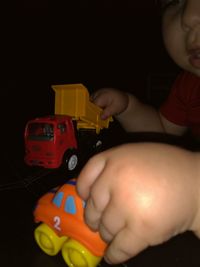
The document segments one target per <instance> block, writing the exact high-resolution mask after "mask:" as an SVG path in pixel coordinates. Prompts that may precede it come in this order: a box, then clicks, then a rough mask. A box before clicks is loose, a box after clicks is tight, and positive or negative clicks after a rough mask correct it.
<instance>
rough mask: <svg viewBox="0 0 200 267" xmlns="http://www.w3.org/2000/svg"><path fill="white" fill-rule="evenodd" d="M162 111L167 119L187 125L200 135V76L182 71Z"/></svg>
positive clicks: (195, 133) (196, 134)
mask: <svg viewBox="0 0 200 267" xmlns="http://www.w3.org/2000/svg"><path fill="white" fill-rule="evenodd" d="M160 112H161V114H162V115H163V116H164V117H165V118H166V119H167V120H169V121H171V122H173V123H175V124H177V125H181V126H186V127H188V128H190V129H191V131H192V133H193V134H194V135H195V136H200V78H199V77H197V76H195V75H193V74H191V73H189V72H186V71H185V72H182V73H181V74H180V75H179V76H178V77H177V79H176V80H175V83H174V85H173V86H172V89H171V92H170V94H169V96H168V98H167V100H166V101H165V103H164V104H163V105H162V106H161V108H160Z"/></svg>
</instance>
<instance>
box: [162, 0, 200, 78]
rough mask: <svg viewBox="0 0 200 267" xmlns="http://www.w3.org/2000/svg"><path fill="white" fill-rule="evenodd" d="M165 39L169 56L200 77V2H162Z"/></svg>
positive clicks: (173, 0)
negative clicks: (163, 6)
mask: <svg viewBox="0 0 200 267" xmlns="http://www.w3.org/2000/svg"><path fill="white" fill-rule="evenodd" d="M161 1H162V3H163V4H164V5H165V10H164V14H163V38H164V43H165V46H166V49H167V51H168V52H169V55H170V56H171V57H172V59H173V60H174V61H175V62H176V63H177V64H178V65H179V66H180V67H181V68H183V69H185V70H188V71H190V72H192V73H194V74H196V75H197V76H199V77H200V0H161Z"/></svg>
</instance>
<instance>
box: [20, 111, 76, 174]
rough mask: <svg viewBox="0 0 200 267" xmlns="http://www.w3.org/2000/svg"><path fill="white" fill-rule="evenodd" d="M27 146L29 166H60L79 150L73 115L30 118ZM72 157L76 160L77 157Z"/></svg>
mask: <svg viewBox="0 0 200 267" xmlns="http://www.w3.org/2000/svg"><path fill="white" fill-rule="evenodd" d="M25 147H26V155H25V162H26V164H28V165H29V166H42V167H45V168H50V169H51V168H58V167H60V166H61V164H62V163H63V162H65V161H69V159H70V157H71V156H72V155H75V151H76V150H77V140H76V137H75V130H74V125H73V121H72V119H71V117H69V116H67V115H54V116H47V117H41V118H37V119H34V120H30V121H29V122H28V123H27V125H26V127H25ZM76 157H77V156H76ZM72 159H73V160H75V161H76V158H75V157H73V158H72ZM73 163H75V164H76V163H77V162H73ZM72 168H73V166H72Z"/></svg>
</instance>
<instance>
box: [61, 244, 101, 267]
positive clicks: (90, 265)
mask: <svg viewBox="0 0 200 267" xmlns="http://www.w3.org/2000/svg"><path fill="white" fill-rule="evenodd" d="M62 256H63V259H64V261H65V262H66V263H67V265H68V266H73V267H97V265H98V264H99V262H100V261H101V257H97V256H94V255H93V254H92V253H91V252H90V251H89V250H88V249H87V248H86V247H85V246H83V245H82V244H80V243H79V242H78V241H76V240H73V239H68V240H67V241H66V242H65V243H64V245H63V247H62Z"/></svg>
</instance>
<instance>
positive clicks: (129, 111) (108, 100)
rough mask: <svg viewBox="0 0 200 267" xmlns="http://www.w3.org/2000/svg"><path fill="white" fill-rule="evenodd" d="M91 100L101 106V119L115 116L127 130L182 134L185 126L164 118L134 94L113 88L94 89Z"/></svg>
mask: <svg viewBox="0 0 200 267" xmlns="http://www.w3.org/2000/svg"><path fill="white" fill-rule="evenodd" d="M91 100H92V101H93V102H94V103H95V104H96V105H98V106H100V107H101V108H103V113H102V119H106V118H107V117H109V116H115V118H116V119H117V120H118V121H119V122H120V124H121V125H122V127H123V128H124V129H125V130H126V131H128V132H147V131H148V132H166V133H169V134H175V135H182V134H183V133H184V132H185V131H186V128H185V127H182V126H180V125H176V124H174V123H172V122H170V121H168V120H167V119H165V118H164V117H163V116H162V115H161V114H160V113H159V111H158V110H156V109H155V108H154V107H152V106H150V105H146V104H144V103H142V102H140V101H139V100H138V99H137V98H136V97H135V96H134V95H132V94H127V93H125V92H123V91H120V90H117V89H114V88H104V89H100V90H98V91H96V92H95V93H94V94H93V95H92V97H91Z"/></svg>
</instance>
